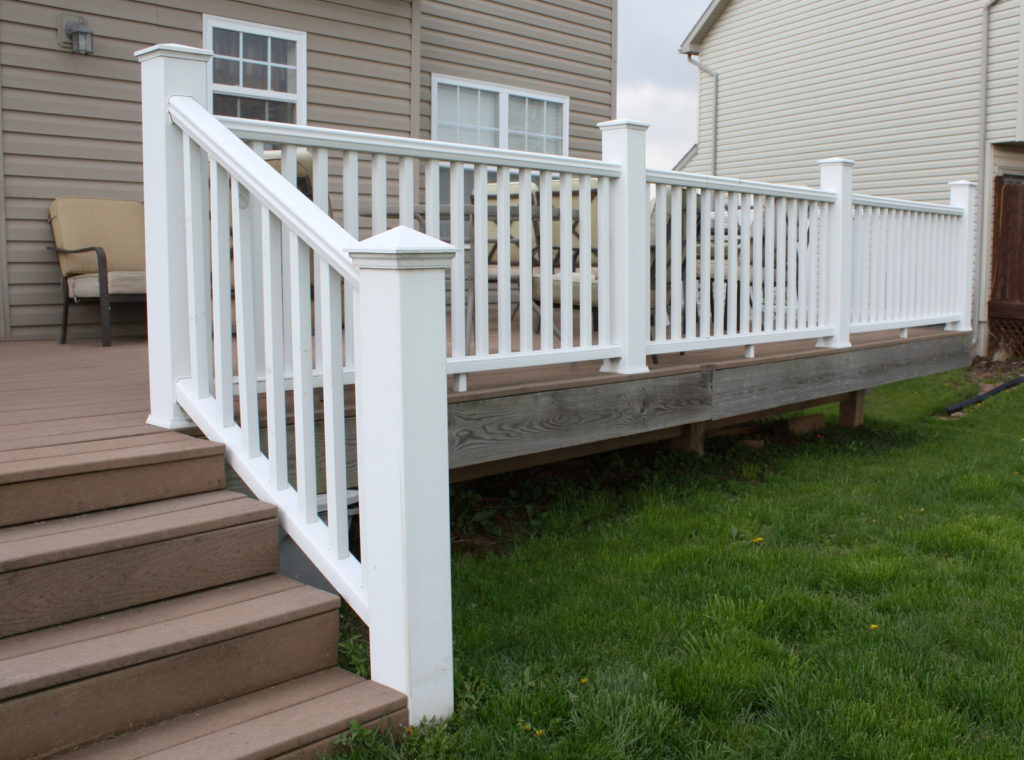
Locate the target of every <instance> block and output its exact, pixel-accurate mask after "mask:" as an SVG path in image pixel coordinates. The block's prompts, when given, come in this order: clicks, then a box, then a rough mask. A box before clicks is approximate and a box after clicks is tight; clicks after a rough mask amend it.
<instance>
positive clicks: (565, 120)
mask: <svg viewBox="0 0 1024 760" xmlns="http://www.w3.org/2000/svg"><path fill="white" fill-rule="evenodd" d="M442 84H447V85H452V86H455V87H472V88H474V89H477V90H483V91H485V92H494V93H497V95H498V147H499V148H503V149H508V99H509V96H511V95H516V96H519V97H524V98H532V99H534V100H547V101H550V102H553V103H560V104H561V105H562V153H561V155H563V156H568V155H569V96H568V95H555V94H554V93H551V92H540V91H539V90H523V89H520V88H518V87H509V86H507V85H502V84H494V83H493V82H481V81H478V80H475V79H463V78H462V77H451V76H447V75H445V74H431V76H430V135H431V137H432V138H433V139H434V140H436V139H437V132H438V129H437V103H438V98H437V88H438V85H442ZM551 155H558V154H551Z"/></svg>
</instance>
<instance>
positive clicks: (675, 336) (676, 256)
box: [669, 187, 685, 340]
mask: <svg viewBox="0 0 1024 760" xmlns="http://www.w3.org/2000/svg"><path fill="white" fill-rule="evenodd" d="M671 217H672V256H671V272H670V277H671V280H672V283H671V288H672V293H671V301H672V310H671V312H670V314H669V324H670V326H671V330H672V340H681V339H682V337H683V225H684V223H685V221H684V219H683V188H681V187H673V188H672V213H671Z"/></svg>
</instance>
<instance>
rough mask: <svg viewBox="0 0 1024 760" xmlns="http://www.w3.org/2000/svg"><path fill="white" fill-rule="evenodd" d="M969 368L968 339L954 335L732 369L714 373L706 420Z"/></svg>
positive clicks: (969, 346) (967, 337)
mask: <svg viewBox="0 0 1024 760" xmlns="http://www.w3.org/2000/svg"><path fill="white" fill-rule="evenodd" d="M970 363H971V336H970V335H969V334H967V333H953V334H949V335H941V336H939V337H936V338H932V339H928V340H916V341H906V342H903V343H897V344H890V345H885V346H872V347H867V348H859V349H858V348H854V349H852V350H850V349H847V350H844V351H836V352H829V353H826V354H821V355H818V356H807V357H802V358H794V359H789V360H786V361H776V362H765V363H761V364H749V365H745V366H739V367H731V368H729V369H723V370H718V371H716V372H715V377H714V385H713V396H712V397H713V405H712V415H711V418H712V419H716V420H717V419H725V418H728V417H737V416H739V415H743V414H751V413H754V412H758V411H761V410H764V409H771V408H773V407H778V406H783V405H785V404H793V403H797V402H800V401H805V400H806V401H810V400H812V399H816V398H821V397H824V396H833V395H836V394H840V393H850V392H852V391H857V390H862V389H864V388H874V387H875V386H879V385H886V384H887V383H895V382H898V381H900V380H908V379H910V378H912V377H922V376H924V375H931V374H934V373H936V372H944V371H946V370H951V369H956V368H958V367H966V366H967V365H969V364H970Z"/></svg>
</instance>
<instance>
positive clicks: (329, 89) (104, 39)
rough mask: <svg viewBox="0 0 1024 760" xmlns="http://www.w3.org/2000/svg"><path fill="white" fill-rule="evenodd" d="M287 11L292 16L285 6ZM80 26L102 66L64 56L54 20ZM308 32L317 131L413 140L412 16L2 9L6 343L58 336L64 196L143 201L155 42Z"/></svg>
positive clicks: (389, 5) (137, 316)
mask: <svg viewBox="0 0 1024 760" xmlns="http://www.w3.org/2000/svg"><path fill="white" fill-rule="evenodd" d="M284 7H286V8H287V10H283V9H282V8H284ZM62 12H64V13H74V14H78V15H81V16H83V17H84V18H85V19H86V20H87V21H88V23H89V26H90V27H91V28H92V30H93V33H94V39H93V44H94V49H95V54H94V55H91V56H77V55H72V54H70V53H69V52H68V51H66V50H64V49H62V48H60V47H58V45H57V37H56V28H57V18H58V14H59V13H62ZM203 13H210V14H213V15H217V16H226V17H229V18H236V19H242V20H247V21H252V22H256V23H261V24H270V25H273V26H280V27H286V28H289V29H299V30H303V31H306V32H307V33H308V62H307V63H308V88H307V94H308V101H309V110H308V121H309V123H310V124H318V125H322V126H335V127H340V128H347V129H360V130H368V131H376V132H387V133H393V134H405V135H407V134H409V133H410V128H411V125H412V123H413V118H412V108H411V99H410V89H411V81H412V74H411V71H412V62H411V55H412V53H411V42H410V39H411V13H412V12H411V4H410V3H409V2H408V0H375V1H374V2H373V3H372V4H371V5H369V7H368V4H366V3H361V2H357V1H356V0H351V2H322V1H318V0H291V2H289V3H287V4H281V3H276V2H270V1H269V0H268V1H266V2H264V1H262V0H254V1H253V2H242V1H241V0H175V2H173V3H171V2H159V1H157V2H144V1H143V0H93V1H92V2H85V0H67V1H66V2H62V3H61V4H60V5H56V4H53V3H48V2H23V1H22V0H3V13H2V14H0V87H2V90H3V107H4V113H3V123H2V139H3V159H4V169H5V175H4V199H3V200H4V215H5V217H6V229H7V236H6V241H7V245H6V253H7V268H6V276H7V281H8V289H7V294H8V298H9V302H10V307H9V314H10V325H9V329H8V330H7V333H6V335H3V336H0V337H10V338H34V337H39V338H50V337H54V336H55V335H56V326H57V325H59V324H60V302H61V296H60V279H59V275H58V270H57V264H56V256H55V255H54V254H53V253H52V252H50V251H47V250H46V246H47V245H50V244H52V237H51V233H50V228H49V224H48V221H47V211H48V207H49V203H50V201H51V200H52V199H53V198H54V197H55V196H58V195H91V196H107V197H118V198H136V199H141V197H142V165H141V157H142V147H141V125H140V118H141V115H140V106H139V65H138V63H137V62H136V60H135V58H134V55H133V54H134V52H135V51H136V50H139V49H141V48H143V47H146V46H149V45H152V44H155V43H159V42H178V43H183V44H186V45H196V46H199V45H201V44H202V16H203ZM113 316H114V320H115V334H126V333H140V332H141V331H142V329H143V328H142V319H143V312H142V310H141V309H134V310H133V309H132V308H131V307H127V306H126V307H122V308H119V309H116V310H115V312H114V315H113ZM71 321H72V323H73V324H74V323H80V324H81V327H78V328H76V329H75V330H74V332H73V335H75V336H84V335H89V334H97V335H98V327H97V324H98V319H97V315H96V312H95V310H94V309H92V308H90V307H85V306H78V307H74V308H72V310H71Z"/></svg>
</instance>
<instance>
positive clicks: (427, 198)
mask: <svg viewBox="0 0 1024 760" xmlns="http://www.w3.org/2000/svg"><path fill="white" fill-rule="evenodd" d="M423 217H424V218H423V231H424V232H426V233H427V234H428V235H430V237H434V238H440V237H441V163H440V162H439V161H438V160H437V159H435V158H431V159H428V160H427V164H426V168H425V169H424V172H423Z"/></svg>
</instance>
